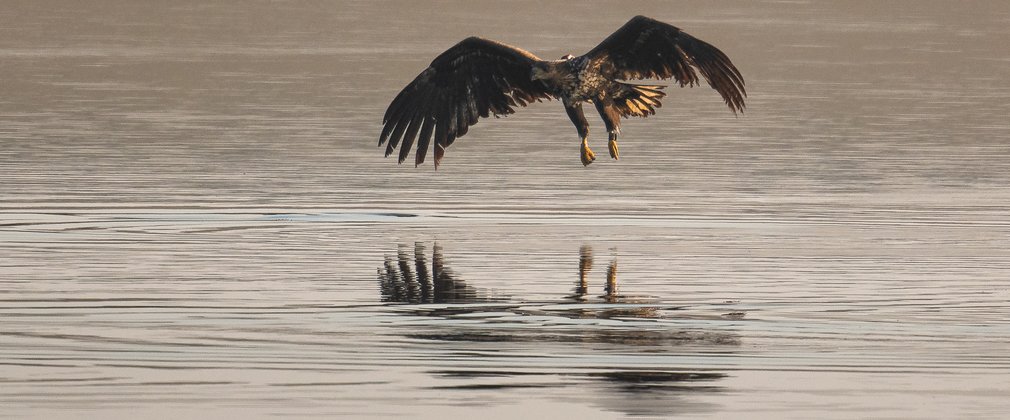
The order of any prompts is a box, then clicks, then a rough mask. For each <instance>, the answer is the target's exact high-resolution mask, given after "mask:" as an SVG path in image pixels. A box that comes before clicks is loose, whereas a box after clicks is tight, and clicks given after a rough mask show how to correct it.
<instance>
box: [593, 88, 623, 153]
mask: <svg viewBox="0 0 1010 420" xmlns="http://www.w3.org/2000/svg"><path fill="white" fill-rule="evenodd" d="M593 103H594V104H595V105H596V110H597V111H599V112H600V117H601V118H603V123H604V124H605V125H606V126H607V133H609V134H610V141H609V142H607V148H609V149H610V157H612V158H614V159H617V157H618V156H619V155H620V154H619V153H618V150H617V135H618V134H620V133H621V114H620V113H619V112H618V111H617V107H615V106H614V103H613V101H611V100H609V99H607V98H598V99H597V100H595V101H593Z"/></svg>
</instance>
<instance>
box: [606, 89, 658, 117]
mask: <svg viewBox="0 0 1010 420" xmlns="http://www.w3.org/2000/svg"><path fill="white" fill-rule="evenodd" d="M621 85H622V86H623V87H624V91H623V92H622V95H620V96H618V97H617V98H615V100H614V104H615V105H617V109H618V110H619V111H620V112H621V116H622V117H647V116H649V115H653V114H655V113H656V108H659V107H661V106H663V104H662V103H661V102H660V99H662V98H663V97H664V96H666V93H664V92H663V91H662V90H661V89H663V88H665V87H666V86H662V85H634V84H630V83H621Z"/></svg>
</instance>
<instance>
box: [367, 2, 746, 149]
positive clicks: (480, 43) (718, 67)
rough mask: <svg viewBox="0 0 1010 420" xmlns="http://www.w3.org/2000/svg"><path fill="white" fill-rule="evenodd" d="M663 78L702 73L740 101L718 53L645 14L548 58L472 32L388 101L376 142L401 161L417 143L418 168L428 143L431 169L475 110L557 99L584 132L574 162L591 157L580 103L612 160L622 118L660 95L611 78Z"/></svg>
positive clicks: (738, 85)
mask: <svg viewBox="0 0 1010 420" xmlns="http://www.w3.org/2000/svg"><path fill="white" fill-rule="evenodd" d="M671 78H672V79H674V80H676V81H677V83H678V84H679V85H680V86H682V87H684V86H694V85H696V84H700V80H701V78H704V79H705V80H706V81H707V82H708V84H709V86H711V87H712V88H713V89H715V90H716V91H717V92H719V94H720V95H721V96H722V98H723V100H724V101H725V102H726V105H728V106H729V108H730V109H731V110H732V111H733V112H734V113H736V112H742V111H743V109H744V106H745V105H744V98H745V97H746V96H747V92H746V90H745V89H744V81H743V77H742V76H741V75H740V72H739V71H738V70H737V69H736V67H735V66H734V65H733V63H732V62H731V61H730V59H729V58H728V57H727V56H726V55H725V54H723V52H722V51H720V50H719V49H718V48H716V47H714V46H712V45H710V44H708V43H706V42H704V41H701V40H699V39H697V38H695V37H693V36H691V35H688V34H687V33H685V32H683V31H681V30H680V29H679V28H677V27H674V26H672V25H669V24H666V23H663V22H659V21H657V20H654V19H650V18H647V17H645V16H636V17H634V18H632V19H631V20H630V21H628V23H626V24H625V25H624V26H622V27H621V28H620V29H618V30H617V31H616V32H614V33H613V34H611V35H610V36H609V37H607V38H606V39H604V40H603V42H601V43H600V44H599V45H597V46H596V47H595V48H593V49H592V50H590V51H589V52H588V53H586V54H584V55H582V56H579V57H573V56H570V55H569V56H565V57H563V58H562V59H560V60H554V61H545V60H541V59H540V58H538V57H536V56H535V55H533V54H531V53H529V52H527V51H524V50H522V49H519V48H516V47H512V46H509V45H505V44H502V43H499V42H495V41H490V40H487V39H482V38H477V37H470V38H467V39H464V40H463V41H461V42H460V43H458V44H456V45H454V46H453V47H452V48H449V49H448V50H446V51H445V52H443V53H442V54H440V55H439V56H438V57H435V59H434V60H433V61H432V62H431V65H429V66H428V68H426V69H425V70H424V71H422V72H421V74H419V75H418V76H417V77H416V78H414V80H413V81H412V82H411V83H410V84H408V85H407V86H406V87H404V88H403V90H402V91H400V93H399V94H398V95H397V96H396V97H395V98H394V99H393V101H392V103H390V104H389V108H388V109H387V110H386V114H385V116H384V117H383V125H384V126H383V128H382V133H381V134H380V136H379V146H382V145H383V144H386V156H389V155H390V154H392V153H393V151H394V150H395V149H396V148H397V147H398V146H399V147H400V152H399V162H401V163H402V162H403V161H404V160H406V158H407V155H408V154H409V153H410V149H411V148H412V147H413V146H414V143H415V141H416V142H417V153H416V155H415V159H414V164H415V166H416V165H420V164H421V163H422V162H424V159H425V156H426V155H427V153H428V146H429V145H432V147H433V148H434V150H435V167H436V168H438V165H439V163H440V162H441V160H442V157H443V156H444V154H445V149H446V148H448V147H449V146H450V145H451V144H452V143H453V142H454V141H455V140H456V138H458V137H461V136H463V135H465V134H466V133H467V130H468V129H469V127H470V126H472V125H474V124H476V123H477V121H478V120H479V119H480V118H487V117H488V116H491V115H494V116H496V117H497V116H504V115H508V114H511V113H514V112H515V109H516V108H517V107H520V106H526V105H527V104H528V103H530V102H533V101H540V100H543V99H560V100H561V101H562V102H563V103H564V105H565V110H566V111H567V113H568V116H569V117H570V118H571V120H572V122H573V123H574V124H575V127H576V130H577V131H578V134H579V137H581V139H582V163H583V164H584V165H588V164H589V163H592V161H593V160H594V159H595V154H593V152H592V151H591V150H589V146H588V144H587V137H588V135H589V124H588V122H587V121H586V118H585V115H584V114H583V112H582V103H583V102H592V103H593V104H594V105H595V106H596V108H597V111H598V112H599V113H600V116H601V117H602V118H603V121H604V123H605V124H606V127H607V131H608V132H609V135H610V143H609V146H610V155H611V157H613V158H614V159H617V158H618V150H617V136H618V134H619V133H620V117H631V116H638V117H645V116H648V115H652V114H655V112H656V108H659V107H660V106H662V103H661V102H660V100H661V99H662V98H663V97H664V96H665V93H664V92H662V91H661V89H663V88H664V87H665V86H660V85H639V84H631V83H624V82H621V81H619V80H641V79H671ZM387 141H388V143H387ZM401 143H402V144H401Z"/></svg>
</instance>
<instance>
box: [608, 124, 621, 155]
mask: <svg viewBox="0 0 1010 420" xmlns="http://www.w3.org/2000/svg"><path fill="white" fill-rule="evenodd" d="M607 147H608V148H610V157H612V158H614V159H615V160H616V159H617V158H618V157H619V156H620V152H619V151H618V150H617V131H611V132H610V141H609V142H607Z"/></svg>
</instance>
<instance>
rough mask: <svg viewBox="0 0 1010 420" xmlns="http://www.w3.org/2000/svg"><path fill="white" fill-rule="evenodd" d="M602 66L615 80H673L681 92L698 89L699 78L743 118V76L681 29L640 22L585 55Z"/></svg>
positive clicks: (638, 19) (713, 49) (631, 22)
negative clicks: (688, 88) (690, 88)
mask: <svg viewBox="0 0 1010 420" xmlns="http://www.w3.org/2000/svg"><path fill="white" fill-rule="evenodd" d="M586 57H588V58H589V59H591V60H594V61H596V60H600V61H602V64H601V71H602V72H603V73H604V75H606V76H608V77H610V78H613V79H624V80H632V79H670V78H672V79H674V80H676V81H677V83H679V84H680V86H694V85H696V84H698V83H699V79H698V73H701V76H702V77H704V78H705V80H706V81H708V84H709V86H711V87H712V88H713V89H715V90H716V91H718V92H719V94H720V95H721V96H722V98H723V100H725V101H726V105H728V106H729V108H730V109H732V110H733V112H742V111H743V109H744V107H745V104H744V98H745V97H747V91H746V90H745V89H744V80H743V76H741V75H740V71H739V70H737V68H736V67H735V66H734V65H733V63H732V62H731V61H730V60H729V57H726V54H723V52H722V51H720V50H719V49H718V48H716V47H714V46H712V45H711V44H708V43H706V42H705V41H702V40H700V39H697V38H695V37H693V36H691V35H688V34H687V33H685V32H683V31H681V30H680V29H679V28H677V27H675V26H673V25H669V24H666V23H663V22H660V21H657V20H654V19H650V18H647V17H645V16H635V17H634V18H632V19H631V20H629V21H628V23H626V24H624V26H622V27H621V28H620V29H618V30H617V31H616V32H614V33H613V34H611V35H610V36H609V37H607V39H605V40H603V42H601V43H600V44H599V45H597V46H596V48H593V49H592V50H591V51H589V52H588V53H586Z"/></svg>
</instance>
